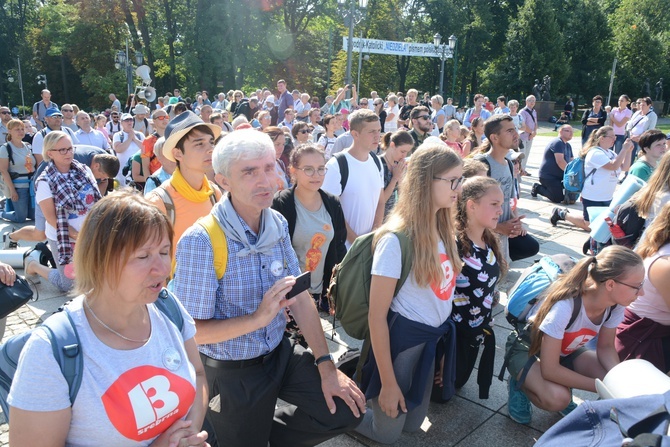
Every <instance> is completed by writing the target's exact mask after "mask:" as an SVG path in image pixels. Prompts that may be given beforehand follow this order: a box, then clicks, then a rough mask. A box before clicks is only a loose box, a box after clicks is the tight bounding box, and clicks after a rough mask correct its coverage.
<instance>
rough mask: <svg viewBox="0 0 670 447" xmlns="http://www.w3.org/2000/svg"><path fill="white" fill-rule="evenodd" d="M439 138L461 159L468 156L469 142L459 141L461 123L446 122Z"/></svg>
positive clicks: (455, 121) (454, 121)
mask: <svg viewBox="0 0 670 447" xmlns="http://www.w3.org/2000/svg"><path fill="white" fill-rule="evenodd" d="M440 138H441V139H442V141H444V142H445V143H446V144H447V146H449V147H450V148H452V149H453V150H455V151H456V153H457V154H458V155H460V156H461V158H465V157H467V156H468V155H470V142H469V141H467V140H466V141H459V140H460V139H461V123H459V122H458V121H457V120H449V121H447V123H446V124H445V125H444V128H443V129H442V134H441V135H440Z"/></svg>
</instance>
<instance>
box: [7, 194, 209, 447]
mask: <svg viewBox="0 0 670 447" xmlns="http://www.w3.org/2000/svg"><path fill="white" fill-rule="evenodd" d="M172 237H173V231H172V226H171V225H170V222H169V220H168V218H167V217H166V216H165V215H164V214H163V213H161V212H160V210H159V209H158V208H156V207H155V206H153V205H151V204H150V203H149V202H147V201H146V200H145V199H144V198H143V197H141V196H140V195H138V194H133V193H131V192H125V191H124V192H117V193H115V194H111V195H109V196H107V197H106V198H105V199H103V200H101V201H100V202H99V203H98V204H97V205H95V206H94V207H93V209H91V211H90V213H89V215H88V216H87V218H86V221H85V222H84V225H83V226H82V228H81V231H80V233H79V236H78V245H77V250H76V253H75V267H76V270H77V277H76V291H77V292H78V293H79V296H78V297H77V298H75V299H74V300H73V301H72V302H71V303H70V304H68V305H67V306H66V308H65V310H64V312H67V313H68V317H69V318H70V320H71V321H72V324H73V326H74V328H75V329H76V333H77V335H78V338H79V343H80V346H81V354H80V355H81V356H83V358H82V365H83V366H82V370H81V372H80V373H79V376H78V379H81V384H80V386H79V388H78V391H77V394H76V398H75V399H74V402H70V393H69V392H70V389H69V386H68V382H67V381H66V379H65V377H64V376H63V373H62V372H61V369H60V367H59V365H58V363H57V361H56V358H55V357H54V353H53V350H52V349H53V348H52V345H51V338H50V337H48V336H47V335H46V331H35V332H33V334H32V335H31V337H30V339H29V340H28V342H27V343H26V345H25V347H24V349H23V352H22V353H21V358H20V362H19V366H18V369H17V371H16V375H15V376H14V381H13V383H12V388H11V391H10V393H9V398H8V403H9V405H10V413H9V416H10V418H11V421H12V428H11V429H10V433H9V443H10V444H11V445H59V446H62V445H68V446H69V445H77V446H95V447H100V446H110V447H111V446H114V447H117V446H148V445H153V446H167V445H168V444H169V445H190V446H196V445H197V446H202V445H204V444H205V441H206V439H207V433H206V432H204V431H201V426H202V423H203V420H204V417H205V411H206V408H207V395H208V392H207V382H206V378H205V372H204V368H203V366H202V363H201V361H200V355H199V353H198V349H197V346H196V343H195V339H194V335H195V322H194V321H193V319H192V318H191V317H190V316H189V315H188V313H187V312H186V311H185V309H184V308H183V307H182V305H181V304H180V303H179V300H177V299H176V298H175V297H174V295H171V294H169V293H168V292H167V290H165V289H163V287H164V286H165V278H166V277H167V276H168V275H169V273H170V265H171V264H170V259H171V253H170V252H171V247H172ZM157 300H161V305H162V306H161V307H162V308H164V309H166V308H167V309H172V310H159V307H158V306H157V305H156V301H157ZM54 317H57V316H54ZM52 318H53V317H52ZM180 320H181V327H179V326H180V325H179V323H178V322H179V321H180Z"/></svg>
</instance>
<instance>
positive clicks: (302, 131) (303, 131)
mask: <svg viewBox="0 0 670 447" xmlns="http://www.w3.org/2000/svg"><path fill="white" fill-rule="evenodd" d="M298 133H301V134H303V135H304V134H306V133H309V130H308V129H303V130H299V131H298Z"/></svg>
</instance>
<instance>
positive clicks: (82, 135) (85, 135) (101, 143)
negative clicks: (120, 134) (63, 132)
mask: <svg viewBox="0 0 670 447" xmlns="http://www.w3.org/2000/svg"><path fill="white" fill-rule="evenodd" d="M75 135H76V136H77V138H78V139H79V143H80V144H88V145H89V146H95V147H99V148H100V149H104V150H107V149H109V141H107V138H106V137H105V136H104V135H103V134H102V132H100V131H99V130H95V129H91V130H90V132H84V129H79V130H78V131H76V132H75Z"/></svg>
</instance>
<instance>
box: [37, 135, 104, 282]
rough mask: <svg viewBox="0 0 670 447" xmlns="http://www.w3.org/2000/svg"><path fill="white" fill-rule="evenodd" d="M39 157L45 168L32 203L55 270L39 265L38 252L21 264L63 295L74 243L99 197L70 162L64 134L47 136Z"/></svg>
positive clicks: (84, 171) (85, 172)
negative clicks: (40, 217)
mask: <svg viewBox="0 0 670 447" xmlns="http://www.w3.org/2000/svg"><path fill="white" fill-rule="evenodd" d="M42 155H43V157H44V160H45V161H46V162H47V163H48V165H47V167H46V168H45V169H44V171H42V173H41V174H40V176H39V177H38V178H37V180H36V181H35V188H36V193H35V201H36V202H37V204H38V205H39V207H40V209H41V211H42V214H44V218H45V219H46V236H47V239H48V240H49V248H50V249H51V252H52V253H53V254H54V255H55V257H56V260H57V263H58V269H50V268H49V267H46V266H44V265H41V264H40V263H39V260H38V258H37V255H39V252H36V251H33V252H32V253H31V255H29V256H28V257H27V258H26V259H25V260H24V267H25V273H26V275H35V274H37V275H39V276H41V277H42V278H44V279H47V280H49V281H50V282H51V283H52V284H54V285H55V286H56V287H58V288H59V289H60V290H62V291H63V292H67V291H69V290H70V289H71V288H72V285H73V281H72V279H73V276H74V274H73V272H72V265H71V264H72V253H73V249H74V242H75V240H76V239H77V235H78V232H79V230H80V228H81V226H82V224H83V223H84V218H85V217H86V214H88V212H89V210H90V209H91V207H93V205H94V204H95V202H97V201H98V200H100V198H101V195H100V191H98V186H97V184H96V181H95V177H93V173H92V172H91V170H90V169H89V167H88V166H85V165H83V164H81V163H79V162H78V161H76V160H75V159H74V150H73V148H72V140H70V137H69V136H68V135H67V134H66V133H65V132H61V131H52V132H49V133H48V134H47V136H46V137H45V138H44V146H43V149H42Z"/></svg>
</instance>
